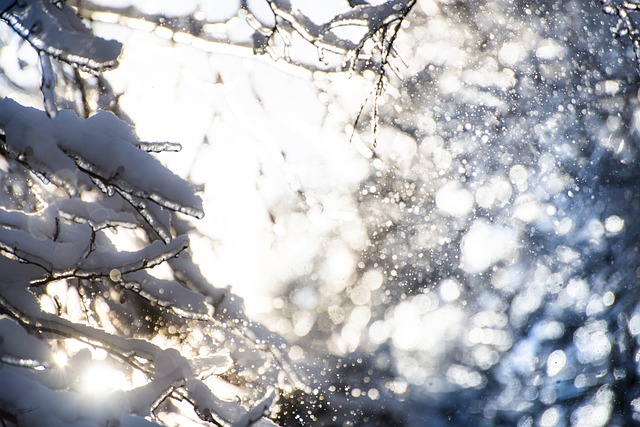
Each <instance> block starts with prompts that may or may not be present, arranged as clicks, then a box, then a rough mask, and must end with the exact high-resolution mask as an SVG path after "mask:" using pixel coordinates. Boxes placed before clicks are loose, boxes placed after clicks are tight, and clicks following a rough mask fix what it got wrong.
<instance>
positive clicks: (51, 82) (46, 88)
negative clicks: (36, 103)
mask: <svg viewBox="0 0 640 427" xmlns="http://www.w3.org/2000/svg"><path fill="white" fill-rule="evenodd" d="M38 53H39V56H40V67H41V68H42V84H41V85H40V90H41V91H42V96H43V98H44V110H45V111H46V112H47V115H48V116H49V117H51V118H54V117H55V116H56V114H58V107H57V106H56V75H55V73H54V72H53V66H52V64H51V58H49V55H47V54H46V53H45V52H43V51H40V52H38Z"/></svg>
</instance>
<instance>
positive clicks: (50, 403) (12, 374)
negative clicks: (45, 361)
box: [0, 366, 159, 427]
mask: <svg viewBox="0 0 640 427" xmlns="http://www.w3.org/2000/svg"><path fill="white" fill-rule="evenodd" d="M0 383H1V384H2V387H0V411H2V413H3V415H5V416H7V417H11V418H12V419H11V421H13V422H14V424H16V425H19V426H25V427H31V426H33V427H39V426H50V427H69V426H77V427H81V426H82V427H88V426H95V427H104V426H108V427H116V426H118V427H151V426H159V424H156V423H154V422H151V421H148V420H146V419H145V418H143V417H141V416H137V415H132V414H128V413H126V412H124V411H123V410H122V409H121V408H120V407H118V406H117V405H114V404H112V403H111V402H110V400H109V399H105V400H96V399H91V398H89V397H86V396H83V395H81V394H78V393H74V392H68V391H57V390H52V389H50V388H48V387H46V386H44V385H43V384H42V383H40V382H39V381H37V380H35V379H33V378H32V377H30V376H26V375H23V372H22V371H21V370H20V369H19V368H14V367H9V366H4V367H3V369H0Z"/></svg>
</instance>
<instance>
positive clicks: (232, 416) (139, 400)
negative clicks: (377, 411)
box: [0, 284, 273, 426]
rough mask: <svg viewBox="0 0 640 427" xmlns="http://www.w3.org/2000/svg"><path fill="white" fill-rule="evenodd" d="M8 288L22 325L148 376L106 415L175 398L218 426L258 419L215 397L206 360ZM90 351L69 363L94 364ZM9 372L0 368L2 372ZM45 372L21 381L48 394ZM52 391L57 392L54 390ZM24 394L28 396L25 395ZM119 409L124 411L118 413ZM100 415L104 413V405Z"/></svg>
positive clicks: (4, 296)
mask: <svg viewBox="0 0 640 427" xmlns="http://www.w3.org/2000/svg"><path fill="white" fill-rule="evenodd" d="M4 286H5V288H4V289H2V291H3V292H2V293H0V311H3V312H6V313H9V314H10V315H11V316H12V317H13V318H15V319H16V320H19V321H20V323H21V324H22V325H23V326H19V327H26V328H27V329H28V330H30V331H32V332H35V333H37V334H43V333H45V334H47V335H48V336H59V337H72V338H74V339H76V340H79V341H80V342H84V343H87V344H88V345H90V346H92V347H94V348H101V349H104V350H106V351H107V352H108V353H109V354H110V355H112V356H113V357H114V358H116V359H117V360H120V361H123V362H124V363H128V364H130V365H131V366H132V367H133V368H134V369H138V370H140V371H141V372H142V373H143V374H144V375H145V376H146V377H147V379H148V382H147V384H145V385H143V386H141V387H138V388H134V389H132V390H129V391H122V392H118V393H117V394H116V395H114V396H113V399H106V401H109V402H112V403H111V406H109V407H108V408H107V410H106V415H108V416H109V417H114V416H115V417H116V418H120V417H123V416H148V415H149V414H150V413H151V412H152V411H153V410H154V409H155V408H157V407H158V406H159V405H160V403H162V401H163V400H165V399H174V398H175V399H179V400H182V399H186V400H187V401H188V402H189V403H190V404H191V405H192V406H193V408H194V411H195V412H196V413H197V414H198V415H199V416H200V417H201V418H202V419H203V420H204V421H212V422H213V421H215V422H217V423H218V425H225V426H227V425H232V424H233V423H234V422H236V421H237V420H240V419H251V420H255V419H256V416H257V412H256V411H252V416H251V417H249V418H247V417H246V414H247V410H246V409H244V408H243V407H242V406H240V405H239V404H237V403H235V402H225V401H222V400H220V399H218V398H217V397H215V395H214V394H213V392H212V391H211V389H209V387H208V386H207V385H206V384H205V383H204V382H203V381H202V380H201V379H200V377H201V374H202V371H203V369H202V366H201V363H196V364H194V365H192V364H191V362H190V361H189V360H188V359H187V357H185V355H183V354H181V352H179V351H178V350H176V349H174V348H167V349H162V348H160V347H158V346H157V345H155V344H153V343H151V342H149V341H146V340H142V339H136V338H126V337H122V336H119V335H113V334H110V333H108V332H105V331H103V330H99V329H96V328H93V327H91V326H88V325H83V324H78V323H74V322H71V321H69V320H67V319H64V318H61V317H59V316H57V315H53V314H49V313H44V312H42V311H41V310H40V307H39V303H38V301H37V300H36V299H35V298H34V296H33V295H32V294H31V293H30V292H29V291H28V290H26V289H25V288H19V287H15V286H8V287H6V286H7V285H6V284H5V285H4ZM87 355H88V353H85V354H80V357H79V358H77V359H78V360H73V361H70V364H76V365H82V364H83V363H84V364H87V363H90V362H91V360H90V359H87ZM81 359H82V360H81ZM208 362H209V363H217V364H219V367H218V368H217V369H218V371H219V372H224V371H225V370H226V369H227V368H228V367H230V364H229V361H228V358H227V357H217V358H209V359H208ZM209 368H211V367H209ZM4 371H5V370H4V369H0V374H1V373H2V372H4ZM46 373H47V369H45V370H44V371H42V372H40V371H38V372H34V374H33V375H26V377H27V378H24V379H21V381H29V384H33V386H32V387H36V388H38V389H39V390H41V392H42V393H48V392H47V391H46V390H49V389H48V388H45V386H44V385H43V384H49V385H50V384H52V383H51V376H50V375H49V376H47V374H46ZM11 381H18V379H13V378H11ZM29 384H20V385H21V386H23V385H29ZM30 387H31V386H30ZM49 392H52V391H51V390H49ZM70 396H71V395H70ZM21 397H22V398H23V399H25V398H26V396H21ZM70 398H71V397H70ZM13 403H15V402H13V401H12V400H10V398H9V397H7V396H5V395H3V394H1V393H0V408H2V407H11V405H12V404H13ZM76 404H78V405H80V404H81V402H77V401H73V400H72V401H70V402H69V403H68V404H67V405H69V407H68V411H69V413H70V418H69V419H68V422H74V421H75V418H74V416H75V415H76V414H78V412H76V411H83V409H81V408H77V407H76V406H77V405H76ZM114 408H117V410H118V411H119V412H116V413H114V412H113V410H114ZM94 409H95V408H94ZM263 410H264V408H262V409H261V411H263ZM97 414H105V410H104V408H103V410H102V412H100V411H98V412H97ZM119 414H123V415H119ZM38 416H39V417H43V416H45V414H44V413H38ZM40 419H41V420H42V418H40ZM90 419H92V418H90ZM40 425H43V424H40ZM102 425H105V424H102ZM253 425H256V426H273V424H272V423H271V422H269V421H267V420H264V419H262V420H259V421H258V422H256V423H255V424H253Z"/></svg>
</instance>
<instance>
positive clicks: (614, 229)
mask: <svg viewBox="0 0 640 427" xmlns="http://www.w3.org/2000/svg"><path fill="white" fill-rule="evenodd" d="M604 228H605V230H607V232H608V233H610V234H618V233H619V232H621V231H622V229H623V228H624V219H622V218H620V217H619V216H618V215H611V216H610V217H608V218H607V219H606V220H605V221H604Z"/></svg>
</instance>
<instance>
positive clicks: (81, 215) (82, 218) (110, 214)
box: [56, 197, 138, 231]
mask: <svg viewBox="0 0 640 427" xmlns="http://www.w3.org/2000/svg"><path fill="white" fill-rule="evenodd" d="M118 202H121V200H119V199H118V198H116V197H109V198H106V199H104V200H101V201H100V202H99V203H97V202H85V201H84V200H81V199H79V198H75V197H73V198H69V199H61V200H58V201H57V202H56V206H57V207H58V209H59V210H60V215H61V216H62V217H64V218H65V219H68V220H70V221H74V222H78V223H88V224H89V225H90V226H91V228H92V229H93V230H95V231H97V230H102V229H103V228H107V227H125V228H135V227H136V226H137V224H138V222H137V221H136V217H135V216H134V215H133V214H132V213H131V212H127V211H126V210H125V209H126V207H125V206H123V204H122V203H118Z"/></svg>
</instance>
